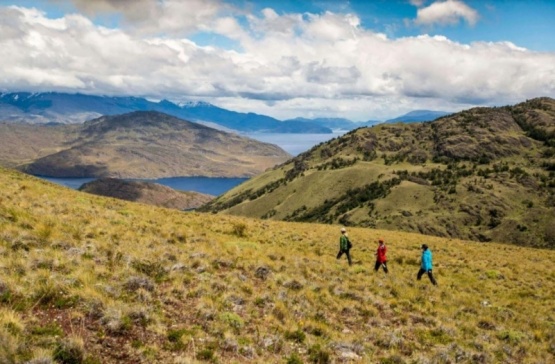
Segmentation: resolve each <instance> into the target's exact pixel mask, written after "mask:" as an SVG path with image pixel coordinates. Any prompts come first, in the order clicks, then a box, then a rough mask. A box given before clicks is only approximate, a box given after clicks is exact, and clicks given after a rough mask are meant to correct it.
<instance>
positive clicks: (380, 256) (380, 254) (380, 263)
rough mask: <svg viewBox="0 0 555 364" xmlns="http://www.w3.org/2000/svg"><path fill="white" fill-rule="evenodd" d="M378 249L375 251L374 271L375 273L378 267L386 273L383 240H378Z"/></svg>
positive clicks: (385, 249)
mask: <svg viewBox="0 0 555 364" xmlns="http://www.w3.org/2000/svg"><path fill="white" fill-rule="evenodd" d="M378 244H379V245H378V249H377V250H376V265H375V266H374V270H375V271H376V272H377V271H378V270H379V269H380V267H382V268H383V271H384V272H385V273H387V258H386V257H385V253H387V248H386V246H385V243H384V241H383V239H381V238H380V239H379V240H378Z"/></svg>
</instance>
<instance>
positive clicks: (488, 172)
mask: <svg viewBox="0 0 555 364" xmlns="http://www.w3.org/2000/svg"><path fill="white" fill-rule="evenodd" d="M203 210H204V211H212V212H224V213H229V214H234V215H244V216H250V217H259V218H265V219H274V220H286V221H306V222H324V223H342V224H345V225H351V226H363V227H372V228H380V229H391V230H402V231H409V232H419V233H424V234H429V235H436V236H443V237H453V238H461V239H468V240H477V241H492V240H493V241H504V242H511V243H515V244H521V245H527V246H536V247H551V248H553V247H555V224H554V223H553V222H554V221H555V100H553V99H549V98H541V99H535V100H530V101H528V102H525V103H521V104H518V105H515V106H511V107H503V108H475V109H470V110H467V111H463V112H460V113H457V114H453V115H449V116H446V117H443V118H440V119H438V120H436V121H434V122H428V123H418V124H402V123H399V124H387V125H379V126H375V127H372V128H360V129H357V130H354V131H352V132H350V133H348V134H345V135H344V136H342V137H340V138H336V139H334V140H331V141H329V142H327V143H323V144H320V145H318V146H316V147H314V148H313V149H311V150H310V151H308V152H306V153H303V154H301V155H299V156H297V157H296V158H294V159H292V160H291V161H289V162H287V163H286V164H283V165H281V166H278V167H276V168H274V169H273V170H272V171H268V172H266V173H264V174H262V175H260V176H257V177H256V178H253V179H251V180H249V181H247V182H246V183H244V184H242V185H240V186H238V187H236V188H235V189H233V190H231V191H229V192H228V193H226V194H224V195H222V196H220V197H219V198H217V199H215V200H214V201H212V202H211V203H210V204H208V205H207V206H205V207H203Z"/></svg>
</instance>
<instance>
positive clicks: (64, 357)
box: [54, 337, 85, 364]
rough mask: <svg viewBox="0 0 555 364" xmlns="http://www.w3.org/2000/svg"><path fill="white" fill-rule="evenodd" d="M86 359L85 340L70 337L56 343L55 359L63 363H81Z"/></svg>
mask: <svg viewBox="0 0 555 364" xmlns="http://www.w3.org/2000/svg"><path fill="white" fill-rule="evenodd" d="M84 359H85V347H84V345H83V340H82V339H81V338H78V337H69V338H67V339H65V340H63V341H61V342H59V343H58V344H57V345H56V349H55V350H54V360H56V361H57V362H59V363H61V364H80V363H83V360H84Z"/></svg>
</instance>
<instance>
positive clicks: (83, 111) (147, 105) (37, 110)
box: [0, 92, 446, 134]
mask: <svg viewBox="0 0 555 364" xmlns="http://www.w3.org/2000/svg"><path fill="white" fill-rule="evenodd" d="M133 111H158V112H162V113H165V114H168V115H172V116H175V117H178V118H180V119H185V120H190V121H193V122H199V123H204V124H206V125H208V126H212V127H216V128H220V129H223V130H230V131H231V130H234V131H238V132H266V133H326V134H327V133H331V132H332V130H338V129H340V130H352V129H356V128H359V127H363V126H370V125H375V124H378V123H380V121H378V120H368V121H365V122H354V121H351V120H348V119H344V118H315V119H307V118H295V119H288V120H283V121H280V120H277V119H275V118H272V117H269V116H265V115H260V114H255V113H240V112H235V111H230V110H226V109H223V108H220V107H217V106H214V105H212V104H210V103H207V102H196V101H191V102H186V103H181V104H176V103H173V102H171V101H168V100H162V101H159V102H154V101H149V100H147V99H145V98H140V97H113V96H93V95H84V94H66V93H57V92H46V93H28V92H16V93H4V94H0V121H6V122H26V123H63V124H71V123H83V122H85V121H87V120H90V119H94V118H97V117H100V116H103V115H117V114H125V113H129V112H133ZM445 114H446V112H442V111H430V110H418V111H412V112H409V113H408V114H405V115H402V116H399V117H397V118H395V119H391V120H387V121H385V122H395V121H403V122H415V121H429V120H434V119H436V118H437V117H439V116H443V115H445Z"/></svg>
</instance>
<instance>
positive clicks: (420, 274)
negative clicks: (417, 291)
mask: <svg viewBox="0 0 555 364" xmlns="http://www.w3.org/2000/svg"><path fill="white" fill-rule="evenodd" d="M425 272H426V271H425V270H424V269H422V268H420V270H419V271H418V274H417V275H416V279H417V280H420V279H421V278H422V274H424V273H425Z"/></svg>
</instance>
